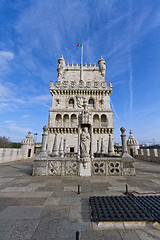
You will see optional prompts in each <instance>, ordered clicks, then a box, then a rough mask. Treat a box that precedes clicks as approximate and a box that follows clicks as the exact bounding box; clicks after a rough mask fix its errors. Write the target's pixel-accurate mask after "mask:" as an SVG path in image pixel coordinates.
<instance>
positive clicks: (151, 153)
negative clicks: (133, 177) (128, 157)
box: [136, 149, 160, 163]
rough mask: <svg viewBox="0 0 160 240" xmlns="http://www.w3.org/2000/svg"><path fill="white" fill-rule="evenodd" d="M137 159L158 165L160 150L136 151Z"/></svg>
mask: <svg viewBox="0 0 160 240" xmlns="http://www.w3.org/2000/svg"><path fill="white" fill-rule="evenodd" d="M136 158H137V159H141V160H144V161H149V162H158V163H160V149H138V155H136Z"/></svg>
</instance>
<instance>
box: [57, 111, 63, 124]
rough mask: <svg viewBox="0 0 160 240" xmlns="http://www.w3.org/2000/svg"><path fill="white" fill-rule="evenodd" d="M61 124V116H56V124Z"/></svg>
mask: <svg viewBox="0 0 160 240" xmlns="http://www.w3.org/2000/svg"><path fill="white" fill-rule="evenodd" d="M61 123H62V116H61V114H57V115H56V124H58V125H59V124H61Z"/></svg>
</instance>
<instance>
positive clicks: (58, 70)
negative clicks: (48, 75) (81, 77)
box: [57, 55, 66, 77]
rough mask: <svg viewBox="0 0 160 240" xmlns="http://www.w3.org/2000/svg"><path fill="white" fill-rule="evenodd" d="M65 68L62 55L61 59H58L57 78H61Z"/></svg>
mask: <svg viewBox="0 0 160 240" xmlns="http://www.w3.org/2000/svg"><path fill="white" fill-rule="evenodd" d="M65 66H66V61H65V60H64V58H63V55H62V57H61V58H59V59H58V68H57V72H58V77H60V76H62V74H63V70H64V68H65Z"/></svg>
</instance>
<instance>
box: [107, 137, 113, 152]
mask: <svg viewBox="0 0 160 240" xmlns="http://www.w3.org/2000/svg"><path fill="white" fill-rule="evenodd" d="M113 155H114V147H113V144H112V136H111V134H109V141H108V156H113Z"/></svg>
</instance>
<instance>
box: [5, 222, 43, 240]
mask: <svg viewBox="0 0 160 240" xmlns="http://www.w3.org/2000/svg"><path fill="white" fill-rule="evenodd" d="M38 223H39V220H18V221H16V222H15V223H14V224H13V226H12V227H11V228H10V229H9V231H8V232H7V233H6V234H5V235H4V237H3V240H29V239H31V237H32V235H33V233H34V232H35V229H36V228H37V226H38Z"/></svg>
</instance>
